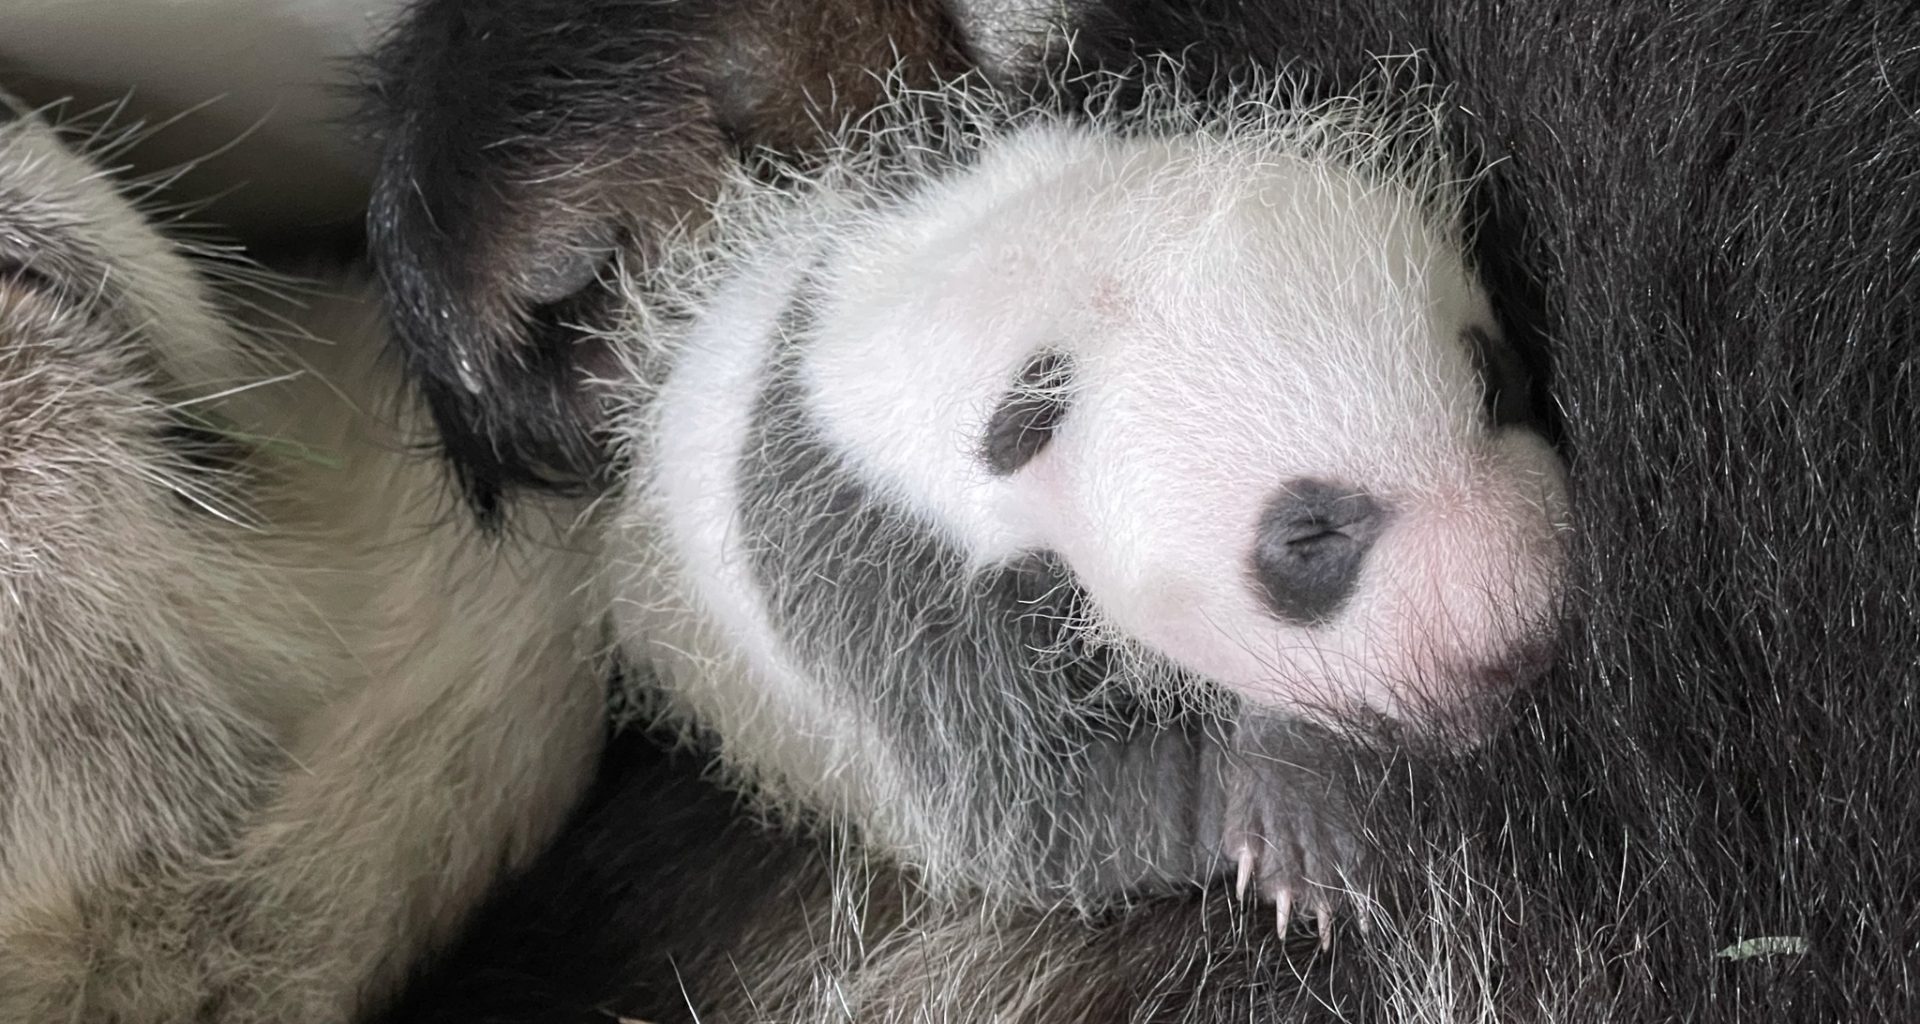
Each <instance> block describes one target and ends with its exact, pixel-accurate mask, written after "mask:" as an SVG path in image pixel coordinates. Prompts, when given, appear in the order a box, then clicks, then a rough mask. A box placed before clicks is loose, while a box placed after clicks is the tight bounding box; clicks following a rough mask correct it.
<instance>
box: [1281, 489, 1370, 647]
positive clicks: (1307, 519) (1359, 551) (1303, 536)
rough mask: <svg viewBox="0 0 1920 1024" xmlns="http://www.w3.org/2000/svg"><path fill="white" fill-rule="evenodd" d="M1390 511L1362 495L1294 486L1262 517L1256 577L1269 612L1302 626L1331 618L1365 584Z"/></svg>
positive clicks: (1282, 490) (1343, 490)
mask: <svg viewBox="0 0 1920 1024" xmlns="http://www.w3.org/2000/svg"><path fill="white" fill-rule="evenodd" d="M1386 517H1387V512H1386V510H1385V509H1384V508H1382V507H1381V505H1380V503H1379V502H1377V501H1375V500H1374V499H1373V498H1372V497H1370V496H1368V495H1367V494H1366V493H1364V492H1362V491H1357V490H1355V489H1354V488H1352V487H1345V486H1341V485H1339V484H1334V483H1329V482H1327V481H1324V480H1294V481H1290V482H1288V483H1287V484H1285V485H1284V486H1282V487H1281V488H1280V490H1279V491H1278V493H1276V494H1275V495H1274V496H1273V498H1272V499H1271V500H1269V501H1268V502H1267V507H1266V509H1265V510H1264V511H1263V512H1262V513H1261V514H1260V523H1259V526H1258V536H1257V537H1256V538H1255V540H1254V545H1253V579H1254V583H1255V585H1256V587H1257V588H1258V590H1259V592H1260V596H1261V598H1262V599H1263V600H1264V601H1265V602H1266V605H1267V608H1268V609H1269V610H1271V611H1272V612H1273V613H1274V614H1275V615H1277V616H1279V617H1280V618H1281V619H1283V620H1285V621H1287V622H1291V623H1294V624H1297V625H1303V626H1305V625H1315V624H1318V623H1322V622H1325V621H1327V620H1328V619H1330V618H1332V617H1333V616H1334V614H1335V613H1337V612H1338V611H1339V610H1340V606H1341V605H1342V604H1344V603H1346V600H1347V597H1348V596H1349V595H1351V594H1352V593H1353V588H1354V586H1355V584H1356V583H1357V582H1358V581H1359V578H1360V569H1361V566H1362V565H1363V564H1364V563H1365V562H1366V557H1367V550H1368V549H1369V548H1371V547H1373V542H1374V540H1375V539H1376V538H1378V537H1379V536H1380V530H1381V528H1382V527H1383V526H1384V525H1385V521H1386Z"/></svg>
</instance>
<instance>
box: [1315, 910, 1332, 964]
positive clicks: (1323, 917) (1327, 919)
mask: <svg viewBox="0 0 1920 1024" xmlns="http://www.w3.org/2000/svg"><path fill="white" fill-rule="evenodd" d="M1314 917H1315V918H1316V919H1317V921H1318V922H1319V926H1320V951H1321V952H1323V953H1324V952H1326V950H1327V947H1329V946H1331V945H1333V908H1332V907H1330V906H1328V905H1327V902H1326V901H1325V900H1321V901H1320V906H1319V907H1318V909H1316V911H1315V912H1314Z"/></svg>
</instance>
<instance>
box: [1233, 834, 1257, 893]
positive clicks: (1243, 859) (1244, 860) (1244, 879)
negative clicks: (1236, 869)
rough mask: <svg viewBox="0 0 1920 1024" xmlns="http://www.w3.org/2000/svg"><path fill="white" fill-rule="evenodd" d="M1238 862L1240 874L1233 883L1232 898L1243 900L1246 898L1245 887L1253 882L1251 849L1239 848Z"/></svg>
mask: <svg viewBox="0 0 1920 1024" xmlns="http://www.w3.org/2000/svg"><path fill="white" fill-rule="evenodd" d="M1239 862H1240V873H1239V874H1238V875H1237V876H1236V877H1235V880H1234V883H1233V896H1234V898H1235V899H1241V900H1244V899H1246V898H1247V886H1248V884H1249V883H1251V882H1252V881H1253V847H1251V846H1242V847H1241V848H1240V857H1239Z"/></svg>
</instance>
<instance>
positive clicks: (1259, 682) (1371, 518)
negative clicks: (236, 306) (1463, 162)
mask: <svg viewBox="0 0 1920 1024" xmlns="http://www.w3.org/2000/svg"><path fill="white" fill-rule="evenodd" d="M1175 127H1177V128H1178V129H1179V130H1176V131H1165V130H1152V128H1151V127H1149V128H1145V129H1138V130H1136V129H1137V126H1126V127H1123V128H1122V129H1121V130H1115V129H1114V127H1113V126H1112V125H1107V124H1101V123H1099V122H1098V121H1097V119H1096V123H1094V124H1093V125H1088V124H1085V123H1075V122H1068V121H1062V120H1059V119H1042V121H1041V122H1040V123H1036V124H1029V125H1027V126H1025V127H1021V128H1017V129H1015V130H1013V131H1012V132H1011V133H1009V134H1007V135H1006V136H1004V137H1001V138H999V139H997V140H995V141H994V142H993V143H992V144H989V145H983V146H981V147H979V149H978V150H977V151H976V152H974V153H972V154H971V158H970V160H968V161H966V162H964V163H963V164H962V166H961V167H959V168H958V169H956V170H954V171H952V172H951V173H949V174H947V175H944V176H941V177H939V178H938V180H937V181H936V182H935V183H934V184H932V185H930V186H926V187H923V188H920V189H918V190H917V191H914V192H912V193H910V194H909V195H908V196H906V197H905V198H904V199H901V200H899V201H897V202H894V203H889V204H885V205H886V207H887V208H886V209H885V211H884V213H883V214H882V215H869V216H866V217H864V218H862V227H861V229H860V230H858V231H855V232H852V233H851V234H849V235H846V236H843V237H842V239H841V240H840V242H839V244H838V246H837V249H836V253H835V257H834V258H833V259H830V260H828V261H826V262H825V263H824V265H823V269H822V270H821V271H819V273H820V275H821V276H822V277H823V278H824V282H823V286H822V287H821V288H820V295H819V297H818V299H817V300H816V304H817V306H818V308H817V309H816V310H814V314H815V321H814V325H815V330H814V331H813V332H812V337H811V339H810V340H809V342H808V344H807V345H806V346H805V351H804V356H803V359H804V363H803V366H802V368H801V375H802V380H803V381H804V383H805V385H806V387H807V390H808V394H809V401H810V404H811V406H812V408H813V411H814V412H815V414H816V415H817V417H818V422H819V423H820V424H821V425H822V428H823V429H824V430H825V431H826V432H827V433H828V435H829V436H830V437H831V438H832V439H833V440H834V441H835V442H836V443H837V445H838V446H839V447H840V448H841V449H842V450H844V451H845V452H847V453H848V456H849V458H850V459H851V460H852V461H853V463H854V464H855V465H856V466H858V467H860V468H861V470H862V471H863V472H864V473H866V474H868V475H870V476H871V477H872V478H874V479H875V480H877V481H879V482H880V486H881V489H882V491H883V492H885V493H887V494H889V495H890V496H891V497H892V498H894V499H895V500H899V501H901V502H903V503H904V504H907V505H908V506H910V507H912V508H913V509H915V510H916V511H917V512H918V513H920V514H921V515H922V516H924V517H925V518H926V520H927V521H929V522H930V523H932V524H934V525H935V528H936V529H938V530H940V531H942V532H943V533H945V534H946V539H947V540H949V541H950V542H951V543H953V544H954V545H955V546H956V547H957V548H958V549H959V550H961V551H964V552H965V553H966V554H967V556H968V558H969V560H970V561H971V562H972V563H974V564H975V565H977V566H978V567H980V568H988V567H992V566H996V565H1002V564H1005V563H1007V562H1009V561H1011V560H1014V559H1017V558H1020V557H1022V556H1023V555H1026V554H1029V553H1032V552H1046V553H1050V554H1052V555H1054V556H1056V557H1057V558H1058V559H1059V560H1060V561H1062V562H1063V563H1064V565H1065V566H1066V568H1067V569H1068V570H1069V571H1070V573H1071V575H1072V577H1073V579H1074V580H1075V581H1076V583H1077V584H1078V585H1079V586H1080V587H1081V588H1083V589H1084V591H1085V595H1086V598H1087V601H1086V603H1087V604H1088V606H1089V607H1090V616H1089V617H1090V621H1089V622H1087V623H1084V624H1081V625H1082V635H1087V631H1090V632H1091V635H1092V637H1093V638H1095V639H1097V640H1099V641H1101V642H1105V643H1110V644H1113V645H1114V646H1115V648H1116V649H1119V650H1131V651H1134V652H1137V653H1138V654H1140V655H1141V657H1140V658H1138V659H1132V660H1133V663H1134V664H1135V665H1148V666H1150V665H1153V664H1156V663H1157V664H1160V665H1162V666H1165V667H1167V668H1170V669H1172V670H1174V671H1173V673H1172V674H1173V675H1188V674H1191V675H1198V676H1201V677H1204V678H1206V679H1209V680H1213V681H1215V682H1217V683H1219V684H1221V685H1223V686H1225V687H1227V688H1228V689H1230V690H1231V691H1233V692H1235V693H1237V694H1238V695H1240V696H1241V697H1243V698H1245V699H1246V700H1247V701H1249V702H1252V703H1253V704H1255V705H1258V706H1266V707H1271V708H1277V709H1283V710H1285V711H1288V712H1290V713H1296V714H1305V715H1308V716H1309V717H1316V718H1320V719H1323V720H1326V721H1328V722H1330V723H1333V724H1338V723H1339V722H1340V721H1341V720H1346V719H1348V717H1349V716H1350V715H1352V714H1353V713H1355V712H1361V713H1363V715H1364V714H1366V713H1374V714H1378V715H1381V716H1385V717H1386V718H1388V719H1392V720H1397V721H1400V722H1403V723H1409V724H1412V725H1415V726H1437V725H1440V724H1442V723H1452V724H1460V723H1463V722H1470V721H1471V720H1472V716H1471V715H1466V714H1464V712H1467V711H1469V710H1471V709H1474V708H1476V707H1478V706H1479V705H1481V704H1482V703H1483V699H1484V698H1486V697H1488V696H1492V695H1498V694H1503V693H1505V692H1507V691H1508V690H1509V689H1511V688H1512V687H1513V686H1516V685H1518V684H1520V683H1523V682H1525V681H1528V680H1530V679H1531V678H1532V677H1533V676H1535V675H1537V674H1538V673H1539V672H1540V671H1541V670H1542V669H1543V667H1544V665H1543V662H1544V660H1545V659H1544V639H1545V637H1546V635H1547V634H1548V633H1549V632H1550V630H1551V619H1552V615H1553V611H1554V608H1555V604H1556V601H1557V597H1558V594H1559V591H1560V577H1561V573H1562V552H1561V544H1560V541H1559V539H1558V536H1557V535H1558V534H1559V532H1560V531H1561V530H1563V529H1564V528H1565V523H1566V520H1567V495H1566V483H1565V477H1564V472H1563V468H1562V465H1561V463H1560V461H1559V459H1558V458H1557V457H1556V455H1555V453H1554V452H1553V450H1552V449H1551V448H1550V447H1549V446H1548V445H1547V443H1546V442H1545V441H1544V440H1543V439H1542V437H1541V436H1540V435H1539V434H1538V433H1536V432H1535V431H1534V430H1533V429H1530V428H1529V426H1528V424H1527V423H1526V422H1525V419H1526V413H1527V411H1528V409H1529V408H1530V406H1531V401H1530V399H1529V397H1528V395H1527V392H1526V388H1527V384H1526V381H1525V379H1524V376H1523V375H1522V374H1521V373H1519V372H1517V370H1518V361H1517V360H1516V359H1515V358H1514V356H1513V354H1512V353H1511V352H1510V351H1508V350H1506V349H1505V348H1504V347H1503V344H1502V340H1501V332H1500V329H1499V327H1498V325H1497V324H1496V323H1495V321H1494V318H1493V315H1492V311H1491V309H1490V306H1489V303H1488V300H1487V297H1486V296H1485V294H1484V293H1483V292H1482V290H1481V288H1480V286H1479V285H1478V283H1477V281H1476V279H1475V277H1474V274H1473V272H1472V270H1471V268H1470V267H1469V266H1468V265H1467V263H1466V260H1465V257H1464V256H1463V244H1462V240H1461V237H1460V234H1461V232H1460V229H1459V227H1458V221H1459V211H1458V203H1457V197H1454V196H1451V195H1449V193H1448V189H1447V188H1446V187H1445V186H1444V185H1442V184H1440V183H1441V182H1442V181H1443V180H1444V174H1443V173H1442V172H1441V171H1439V170H1438V166H1437V164H1438V161H1437V160H1435V161H1433V166H1427V165H1424V164H1420V165H1418V166H1416V164H1418V161H1412V162H1409V161H1407V160H1405V159H1404V158H1398V157H1391V156H1389V155H1387V153H1388V150H1389V149H1390V148H1391V147H1392V146H1394V145H1396V143H1393V142H1388V141H1382V140H1386V139H1393V138H1396V137H1398V138H1399V139H1400V140H1401V141H1404V138H1405V133H1404V131H1401V130H1388V127H1389V126H1383V125H1382V123H1381V121H1380V120H1379V118H1378V117H1377V115H1373V114H1369V113H1368V112H1366V111H1365V110H1363V109H1361V107H1360V105H1359V104H1358V103H1356V102H1352V101H1348V102H1346V103H1343V104H1340V105H1334V106H1320V107H1315V108H1309V109H1304V110H1303V109H1299V108H1295V109H1294V110H1293V111H1291V112H1288V111H1285V110H1283V109H1281V108H1278V107H1276V106H1274V105H1269V104H1247V105H1244V106H1242V107H1241V108H1238V109H1236V110H1234V111H1233V112H1231V113H1230V114H1229V115H1226V116H1224V117H1221V118H1216V119H1213V120H1210V121H1207V122H1204V123H1203V122H1197V121H1196V122H1193V123H1182V124H1178V125H1176V126H1175ZM1422 148H1424V147H1422ZM1146 675H1147V676H1152V675H1153V673H1152V672H1148V673H1146Z"/></svg>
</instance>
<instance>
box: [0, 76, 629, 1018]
mask: <svg viewBox="0 0 1920 1024" xmlns="http://www.w3.org/2000/svg"><path fill="white" fill-rule="evenodd" d="M346 277H347V280H346V281H345V282H344V283H342V284H341V285H340V286H339V287H340V290H339V291H338V292H337V293H334V292H329V293H326V294H322V295H306V296H299V295H290V296H288V297H285V298H282V297H278V296H274V297H269V298H266V299H256V298H247V297H245V296H243V295H238V294H226V293H221V292H216V291H215V290H214V289H212V288H209V287H208V286H207V285H206V284H205V283H204V282H203V279H202V277H201V276H200V273H199V272H198V271H197V270H196V269H195V268H194V266H192V265H191V264H190V263H189V262H188V260H187V259H186V258H185V257H184V256H183V255H182V250H180V249H178V248H177V247H176V246H175V245H173V244H172V243H169V242H168V241H166V240H164V239H163V238H162V237H161V236H160V235H159V234H158V233H157V232H156V231H155V230H154V228H153V227H152V226H151V224H150V223H149V222H148V221H147V220H146V219H145V218H143V217H142V216H141V214H140V213H139V212H138V211H136V210H135V209H134V208H133V207H132V206H130V205H128V204H127V203H126V202H125V201H123V200H122V199H121V198H120V197H119V196H117V195H116V194H115V192H114V189H113V186H112V183H111V180H110V178H108V176H107V175H106V173H105V172H104V171H103V170H102V169H101V168H100V167H97V166H95V165H94V164H92V163H90V162H89V161H88V160H87V159H86V158H85V157H84V156H80V155H76V154H75V153H74V152H73V151H71V150H69V149H68V148H67V146H66V145H65V144H64V143H63V142H62V140H61V139H60V137H59V136H58V135H57V134H56V133H55V132H54V131H53V130H52V129H50V128H49V127H48V126H47V125H46V124H44V123H43V122H42V120H41V119H40V118H39V117H37V116H35V115H34V114H32V113H30V112H26V111H22V110H17V109H13V108H9V114H8V116H7V117H6V118H5V119H4V121H0V367H4V369H3V370H0V439H3V440H0V453H3V454H0V475H3V476H4V481H5V482H4V484H0V491H3V492H4V497H3V498H0V552H4V558H5V566H6V568H5V573H4V580H5V583H4V586H5V595H6V600H5V601H4V602H0V604H3V605H4V607H3V608H0V779H4V784H3V785H0V1019H5V1020H9V1021H14V1020H19V1021H44V1020H88V1021H102V1020H111V1021H116V1022H126V1024H132V1022H142V1021H153V1022H156V1024H158V1022H168V1024H174V1022H179V1021H186V1020H199V1021H221V1022H243V1021H247V1022H252V1021H260V1022H264V1021H276V1022H285V1021H315V1022H320V1021H329V1022H333V1021H348V1020H352V1019H355V1018H356V1016H357V1015H358V1014H359V1013H360V1012H362V1011H363V1010H364V1009H365V1008H366V1007H367V1006H369V1005H371V1004H372V1003H374V1002H377V1001H378V1000H379V999H380V998H381V997H382V996H383V995H384V994H385V993H386V992H387V991H388V989H389V988H390V987H391V986H392V984H393V983H394V982H395V981H396V980H397V979H398V975H399V973H400V972H401V971H402V970H404V968H405V965H406V963H407V962H408V961H409V960H410V959H411V958H412V957H413V956H414V955H415V954H416V953H417V952H418V951H419V950H421V949H423V948H425V947H426V946H428V945H430V944H432V943H434V942H436V941H438V940H440V939H442V938H444V937H445V936H446V935H448V934H449V933H450V932H451V930H452V929H453V928H454V927H455V926H456V925H457V924H458V923H459V922H460V920H461V919H462V918H463V916H464V914H465V912H466V910H467V909H468V907H469V906H470V904H471V903H472V902H473V901H475V900H476V899H477V898H478V897H479V896H480V894H481V893H482V892H483V891H484V890H485V889H486V887H487V886H488V885H489V884H490V882H491V880H492V879H493V878H494V877H495V875H496V874H497V873H498V872H499V871H500V869H501V868H502V867H503V866H506V865H512V864H515V863H518V862H521V861H523V860H525V859H526V858H528V857H529V856H530V855H531V854H532V852H533V851H534V850H535V849H537V848H538V847H539V846H540V845H541V844H542V843H543V842H544V841H545V840H546V838H547V837H548V836H549V834H550V833H551V831H552V829H553V828H554V827H555V825H556V823H557V822H558V820H559V819H560V817H561V816H562V815H563V814H564V812H565V809H566V807H567V806H568V805H569V804H570V802H571V801H572V799H573V797H574V794H575V791H576V789H577V788H578V786H579V784H580V782H581V780H582V778H583V776H584V774H585V773H586V772H587V770H588V768H589V766H590V764H591V762H592V760H593V757H594V754H595V751H596V749H597V747H598V744H599V737H600V726H599V712H600V708H601V703H602V702H601V676H600V674H599V671H598V669H597V668H596V667H595V659H594V658H593V657H591V652H592V651H593V650H594V649H596V647H597V646H598V642H599V641H598V639H597V636H596V635H595V631H594V630H592V629H591V628H583V626H582V623H585V622H589V621H590V616H589V615H588V613H587V612H586V611H585V610H584V607H586V606H592V604H593V602H591V601H590V600H589V599H587V598H585V597H584V595H583V594H582V592H581V588H580V581H581V580H582V578H583V576H584V573H585V571H586V570H585V568H584V566H585V565H587V564H589V562H590V558H589V553H588V552H587V551H586V550H584V549H582V548H580V547H578V546H577V544H578V543H579V542H580V538H578V537H577V536H576V535H574V534H573V533H572V531H571V530H570V528H569V527H570V522H571V513H570V512H569V511H568V510H566V509H564V508H561V507H558V506H555V507H552V508H550V509H547V510H544V512H545V513H551V515H547V514H544V513H543V514H539V515H532V516H529V517H528V519H527V522H526V524H525V528H524V530H523V531H522V532H521V533H520V534H519V535H516V536H514V537H512V538H494V539H487V538H482V537H480V536H477V535H476V533H475V531H474V530H472V529H471V528H470V527H468V526H465V525H463V524H462V523H461V522H451V523H449V522H447V521H446V519H447V516H446V512H447V504H448V501H447V498H448V495H447V492H446V486H447V484H446V481H445V480H444V478H443V474H442V473H441V472H440V471H439V470H438V469H437V468H436V467H434V466H433V465H432V464H431V463H430V462H426V461H423V460H421V459H419V458H418V457H417V456H416V455H414V454H413V453H412V452H411V451H410V449H411V448H412V447H413V446H414V445H415V444H417V439H418V438H419V437H420V436H421V421H420V418H419V417H418V416H417V415H416V414H415V413H414V412H413V410H412V409H411V408H410V400H409V398H408V396H407V394H406V393H405V391H404V390H403V389H401V388H400V387H399V386H397V382H396V381H394V380H393V379H392V378H391V376H390V374H389V373H388V372H387V371H386V369H385V368H384V367H383V366H382V365H381V363H380V361H379V358H378V356H379V345H380V342H381V340H382V339H383V337H384V332H383V331H382V330H381V327H380V324H381V320H380V317H379V315H378V313H377V310H376V306H375V305H374V303H373V302H372V301H371V300H370V299H369V297H368V295H367V292H366V290H365V288H364V286H363V285H359V284H356V283H354V282H353V281H352V279H351V275H347V276H346ZM236 286H237V282H236ZM243 298H246V301H245V302H243V301H242V299H243ZM249 303H251V305H249ZM243 309H248V310H250V312H248V313H247V314H246V315H242V314H241V313H240V312H239V311H240V310H243ZM256 314H257V315H256ZM293 324H297V325H298V329H297V330H293V329H290V328H289V325H293ZM306 331H311V332H313V333H314V334H317V335H319V336H320V338H324V339H325V340H324V341H319V340H314V339H311V338H308V337H307V336H306V335H305V333H304V332H306Z"/></svg>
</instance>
